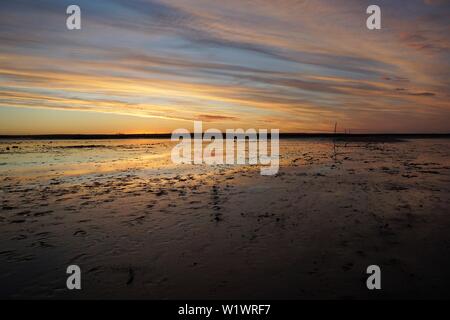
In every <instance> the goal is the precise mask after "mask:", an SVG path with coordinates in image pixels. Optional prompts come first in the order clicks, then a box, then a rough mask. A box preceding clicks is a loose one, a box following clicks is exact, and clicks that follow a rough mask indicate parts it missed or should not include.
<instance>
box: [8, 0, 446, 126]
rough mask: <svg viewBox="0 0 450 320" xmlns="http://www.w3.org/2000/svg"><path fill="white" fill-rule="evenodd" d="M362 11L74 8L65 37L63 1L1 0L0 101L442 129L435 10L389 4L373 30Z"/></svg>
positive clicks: (439, 25) (144, 5)
mask: <svg viewBox="0 0 450 320" xmlns="http://www.w3.org/2000/svg"><path fill="white" fill-rule="evenodd" d="M367 3H369V2H368V1H353V0H352V1H345V2H344V1H332V2H331V1H325V0H317V1H294V0H280V1H268V0H267V1H264V0H248V1H244V2H243V1H238V0H228V1H226V2H219V1H210V0H172V1H162V0H161V1H153V0H152V1H150V0H129V1H125V0H114V1H105V0H99V1H95V2H92V1H87V0H80V1H79V5H80V6H81V8H82V13H83V14H82V17H83V24H82V30H81V31H79V32H70V31H67V30H65V17H66V15H65V10H64V9H65V8H64V5H63V3H61V2H58V1H52V0H44V1H40V2H39V4H37V3H36V2H35V1H21V2H3V3H2V4H1V5H0V6H1V10H0V41H1V47H0V79H1V84H0V95H1V96H0V107H1V106H14V107H16V108H20V107H25V108H54V109H63V110H85V111H89V112H101V113H116V114H127V115H130V114H132V115H134V116H138V117H154V118H161V119H162V118H164V119H168V120H171V121H173V126H174V127H176V126H178V125H179V122H180V121H181V122H185V121H192V120H194V119H202V120H204V121H207V122H218V123H220V122H224V123H226V122H229V121H232V122H233V123H236V125H239V126H241V127H243V126H248V127H252V126H255V125H267V124H271V125H276V126H279V127H280V128H282V129H284V130H289V131H302V130H305V131H308V130H326V128H327V127H329V126H330V124H332V123H334V122H335V121H336V120H338V121H339V122H340V123H342V125H343V126H348V127H354V128H357V127H365V128H366V129H367V130H382V129H383V128H386V127H387V124H386V122H389V119H391V118H388V119H386V117H384V116H383V115H385V114H389V115H390V116H391V117H392V119H393V120H392V121H394V119H395V121H394V122H393V124H392V126H393V127H395V126H397V128H398V130H399V131H402V130H409V129H411V130H414V128H415V127H414V126H412V125H411V124H412V123H414V121H416V120H417V121H420V117H423V121H429V126H430V128H433V129H436V130H440V131H447V130H450V128H449V127H448V124H442V123H441V122H439V123H440V126H439V127H438V128H437V127H436V126H435V125H436V121H437V120H436V121H435V119H438V118H439V119H442V118H445V117H448V115H449V109H450V106H449V102H448V101H449V100H448V96H449V92H450V77H449V76H448V70H449V68H450V57H449V51H450V50H449V49H450V39H449V37H450V36H449V33H448V32H446V30H447V31H448V26H449V22H448V19H446V17H445V14H443V10H442V8H443V7H442V6H439V5H436V4H439V3H438V2H437V1H422V0H412V1H411V2H410V4H409V5H408V6H407V7H405V6H403V5H402V2H401V1H390V2H389V3H387V2H386V3H385V4H383V6H382V10H383V29H382V30H381V31H380V32H371V31H368V30H367V29H366V27H365V17H366V14H365V8H366V4H367ZM440 4H441V5H445V4H446V3H445V2H443V1H441V2H440ZM411 110H414V114H411ZM408 112H409V113H408ZM425 114H426V116H425ZM370 119H372V120H370ZM401 119H404V120H403V122H402V120H401ZM389 128H390V129H392V128H391V127H389Z"/></svg>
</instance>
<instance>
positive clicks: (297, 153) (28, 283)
mask: <svg viewBox="0 0 450 320" xmlns="http://www.w3.org/2000/svg"><path fill="white" fill-rule="evenodd" d="M172 146H173V143H172V142H170V141H168V140H112V141H105V140H98V141H94V140H90V141H1V142H0V186H1V192H0V201H1V206H2V207H1V210H0V230H1V233H0V296H1V297H7V298H15V297H48V298H60V297H64V298H71V297H84V298H153V299H162V298H178V299H183V298H338V297H350V298H361V297H370V296H369V295H368V292H367V290H366V289H365V287H364V283H363V281H361V278H364V274H365V273H364V272H365V268H366V267H367V266H368V265H370V264H379V265H381V266H382V269H383V270H386V272H387V274H388V276H387V279H386V280H385V282H384V283H385V285H384V294H386V295H388V296H389V297H394V298H395V297H424V296H425V297H431V296H433V295H435V296H436V295H437V296H441V297H442V295H445V296H449V295H450V294H448V293H447V290H446V287H448V285H449V284H450V282H449V275H448V274H447V272H446V270H449V267H450V261H449V260H450V259H449V258H448V257H450V236H449V234H450V233H449V228H450V217H449V215H448V211H449V210H448V209H449V204H450V203H449V202H450V200H449V196H448V195H449V188H450V187H449V186H450V184H449V182H450V160H449V159H450V157H449V156H450V148H449V147H450V140H448V139H429V140H407V141H403V142H396V143H365V142H359V143H355V142H354V143H342V142H340V143H337V145H336V150H335V149H334V144H333V142H332V141H330V140H326V139H304V140H299V139H292V140H281V142H280V154H281V166H280V171H279V173H278V174H277V175H276V176H268V177H263V176H261V175H260V171H259V168H258V167H255V166H248V165H242V166H226V165H220V166H207V165H196V166H194V165H174V164H173V163H172V162H171V160H170V151H171V149H172ZM70 264H77V265H79V266H80V267H81V269H82V274H83V276H82V277H83V289H82V290H81V291H78V292H73V291H72V292H69V291H68V290H67V289H66V288H65V280H66V274H65V269H66V267H67V266H68V265H70Z"/></svg>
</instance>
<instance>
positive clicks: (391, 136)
mask: <svg viewBox="0 0 450 320" xmlns="http://www.w3.org/2000/svg"><path fill="white" fill-rule="evenodd" d="M191 136H193V135H191ZM170 138H171V134H170V133H163V134H42V135H0V140H131V139H170ZM224 138H225V134H224ZM280 138H281V139H309V138H325V139H332V138H334V139H339V140H369V141H371V140H398V139H443V138H450V133H376V134H344V133H337V134H334V133H280Z"/></svg>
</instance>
